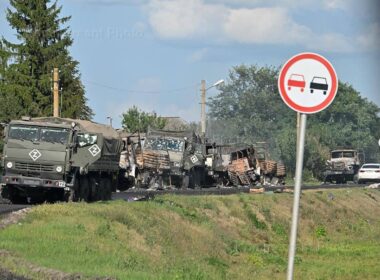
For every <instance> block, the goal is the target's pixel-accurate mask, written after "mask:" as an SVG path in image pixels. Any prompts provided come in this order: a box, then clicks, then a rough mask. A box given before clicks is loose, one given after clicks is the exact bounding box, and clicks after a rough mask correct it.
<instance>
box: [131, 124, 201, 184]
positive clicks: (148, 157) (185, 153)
mask: <svg viewBox="0 0 380 280" xmlns="http://www.w3.org/2000/svg"><path fill="white" fill-rule="evenodd" d="M136 153H137V154H136V161H137V173H136V185H137V186H138V187H149V188H165V187H181V188H188V187H190V188H194V187H201V186H202V185H203V184H204V182H205V177H206V169H205V157H204V145H203V144H201V140H200V138H199V137H198V136H197V135H196V134H195V133H194V132H192V131H164V130H153V129H150V130H149V131H148V133H147V134H146V137H145V140H144V141H143V143H141V147H140V148H139V149H137V150H136Z"/></svg>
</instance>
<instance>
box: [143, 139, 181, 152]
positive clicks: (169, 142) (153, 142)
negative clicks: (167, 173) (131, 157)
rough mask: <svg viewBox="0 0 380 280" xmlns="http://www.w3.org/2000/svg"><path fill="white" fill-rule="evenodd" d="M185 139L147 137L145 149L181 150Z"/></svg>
mask: <svg viewBox="0 0 380 280" xmlns="http://www.w3.org/2000/svg"><path fill="white" fill-rule="evenodd" d="M184 145H185V141H183V140H179V139H147V140H146V142H145V148H146V149H152V150H156V151H174V152H182V151H183V148H184Z"/></svg>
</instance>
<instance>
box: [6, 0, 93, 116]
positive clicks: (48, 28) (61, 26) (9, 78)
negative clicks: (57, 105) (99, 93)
mask: <svg viewBox="0 0 380 280" xmlns="http://www.w3.org/2000/svg"><path fill="white" fill-rule="evenodd" d="M61 10H62V7H61V6H59V5H58V4H57V1H54V2H53V3H51V1H50V0H30V1H24V0H10V7H9V8H7V10H6V18H7V21H8V23H9V25H10V27H11V28H12V29H13V30H14V31H15V32H16V37H17V42H11V41H9V40H7V39H5V38H4V37H3V38H2V39H1V40H0V121H1V122H6V121H8V120H10V119H17V118H20V117H21V116H24V115H27V116H31V117H39V116H49V115H52V112H53V101H52V99H53V96H52V86H53V85H52V77H53V74H52V71H53V69H54V68H55V67H57V68H59V70H60V81H59V87H60V89H61V92H60V94H61V96H62V101H63V102H62V104H61V116H62V117H69V118H78V119H90V118H91V117H92V116H93V112H92V110H91V108H90V107H89V106H88V105H87V99H86V97H85V89H84V86H83V84H82V82H81V79H80V73H79V70H78V62H77V61H76V60H74V59H73V58H72V57H71V55H70V52H69V47H70V46H71V45H72V44H73V39H72V38H71V33H70V31H69V27H68V26H67V23H68V21H69V20H70V17H61V16H60V14H61Z"/></svg>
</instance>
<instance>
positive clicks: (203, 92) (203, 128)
mask: <svg viewBox="0 0 380 280" xmlns="http://www.w3.org/2000/svg"><path fill="white" fill-rule="evenodd" d="M201 135H202V136H206V81H205V80H202V82H201Z"/></svg>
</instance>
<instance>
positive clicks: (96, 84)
mask: <svg viewBox="0 0 380 280" xmlns="http://www.w3.org/2000/svg"><path fill="white" fill-rule="evenodd" d="M85 82H86V83H88V84H92V85H94V86H98V87H103V88H107V89H110V90H113V91H117V92H128V93H139V94H165V93H175V92H179V91H183V90H186V89H190V88H194V87H195V86H198V85H199V84H198V83H197V84H192V85H189V86H186V87H182V88H175V89H168V90H160V91H143V90H132V89H125V88H119V87H114V86H109V85H105V84H101V83H98V82H93V81H88V80H85Z"/></svg>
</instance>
